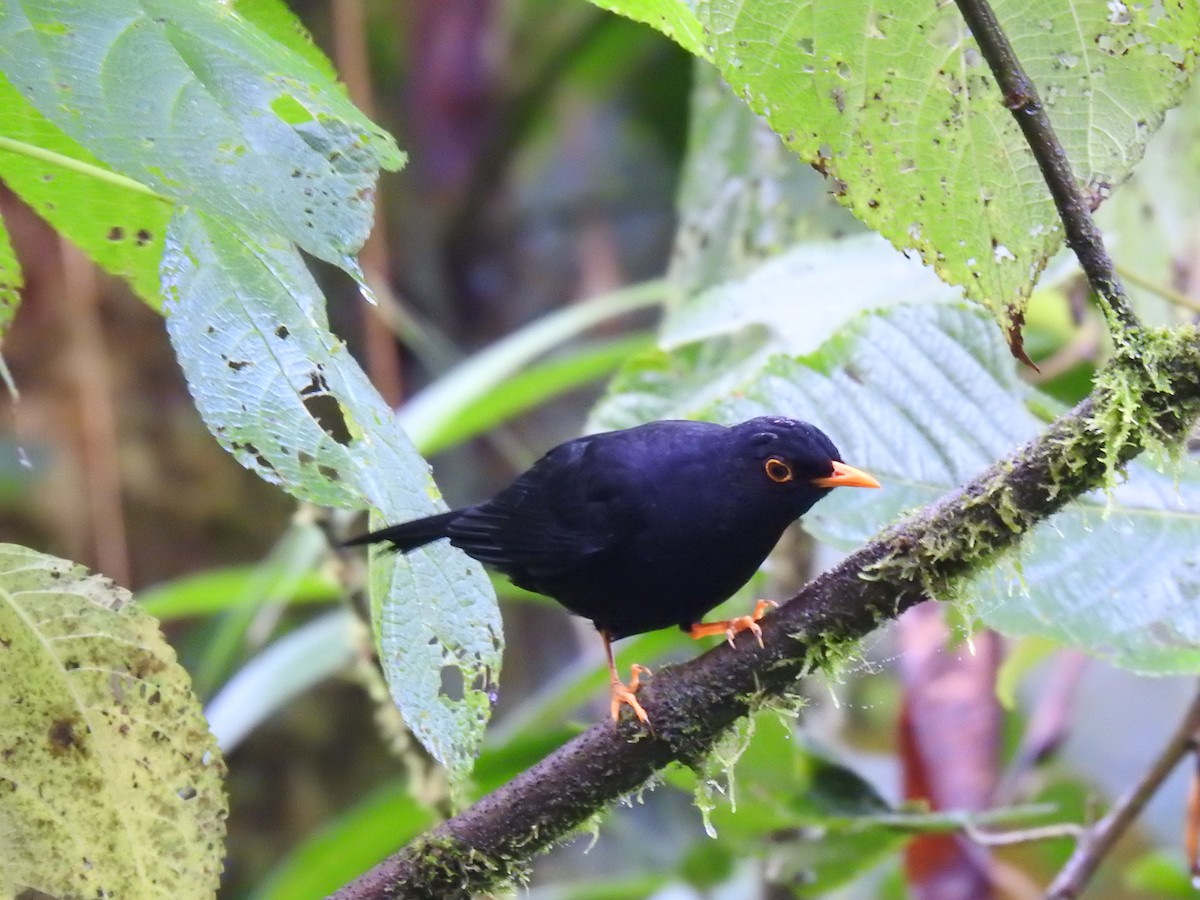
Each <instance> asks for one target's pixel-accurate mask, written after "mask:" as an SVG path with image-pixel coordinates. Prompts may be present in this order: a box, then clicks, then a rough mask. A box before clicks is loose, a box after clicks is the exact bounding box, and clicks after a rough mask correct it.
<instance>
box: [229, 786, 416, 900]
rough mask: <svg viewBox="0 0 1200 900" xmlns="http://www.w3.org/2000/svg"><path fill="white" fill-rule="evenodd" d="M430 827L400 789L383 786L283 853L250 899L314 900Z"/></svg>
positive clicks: (406, 794) (344, 882)
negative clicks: (285, 854)
mask: <svg viewBox="0 0 1200 900" xmlns="http://www.w3.org/2000/svg"><path fill="white" fill-rule="evenodd" d="M433 824H434V817H433V813H432V812H430V811H429V810H428V809H425V808H424V807H422V806H421V805H420V804H418V803H417V801H416V800H414V799H413V798H412V797H411V796H410V795H409V794H408V792H407V789H406V787H405V785H404V784H402V783H400V782H393V783H390V784H387V785H385V786H384V787H382V788H380V789H379V790H377V791H375V792H374V793H372V794H371V796H369V797H368V798H367V799H365V800H363V801H361V802H360V803H358V804H356V805H355V806H354V807H352V808H351V809H349V810H347V811H346V812H345V813H343V814H342V815H340V816H337V817H336V818H334V819H333V820H332V821H330V822H329V823H328V824H326V825H325V826H324V827H323V828H321V829H320V830H319V831H318V832H317V833H316V834H314V835H313V836H311V837H310V838H308V839H307V840H306V841H304V843H302V844H301V845H300V846H299V847H297V848H296V849H295V850H293V851H292V852H291V853H289V854H288V856H287V858H286V859H285V860H284V861H283V862H282V863H280V864H279V865H278V866H277V867H276V868H275V870H274V871H272V872H271V874H270V875H268V876H267V878H266V879H265V880H264V881H263V883H262V884H260V885H259V886H258V888H257V889H256V890H255V891H254V894H253V895H252V897H253V898H254V900H307V898H312V900H319V898H321V897H324V896H326V895H328V894H331V893H333V892H334V891H336V890H337V889H338V888H339V887H341V886H342V885H344V884H346V883H347V882H348V881H350V880H351V879H353V878H354V877H355V876H358V875H361V874H362V873H363V872H365V871H367V870H368V869H370V868H371V867H372V866H373V865H375V864H376V863H378V862H379V861H380V860H381V859H383V858H384V857H385V856H387V855H388V854H389V853H391V852H393V851H394V850H395V849H396V848H397V847H400V846H402V845H404V844H405V843H407V842H408V841H409V840H411V839H412V838H414V837H416V836H417V835H418V834H420V833H421V832H422V831H424V830H425V829H426V828H428V827H430V826H431V825H433Z"/></svg>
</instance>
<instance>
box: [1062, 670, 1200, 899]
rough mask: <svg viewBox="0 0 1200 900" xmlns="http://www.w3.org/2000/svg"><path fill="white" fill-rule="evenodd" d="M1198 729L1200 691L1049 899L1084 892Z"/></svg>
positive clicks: (1083, 843)
mask: <svg viewBox="0 0 1200 900" xmlns="http://www.w3.org/2000/svg"><path fill="white" fill-rule="evenodd" d="M1197 732H1200V693H1198V694H1197V695H1196V697H1195V699H1194V700H1192V703H1191V705H1190V706H1189V707H1188V710H1187V713H1186V714H1185V715H1184V717H1183V720H1182V721H1181V722H1180V723H1179V727H1178V728H1176V729H1175V733H1174V734H1172V735H1171V738H1170V740H1168V741H1167V745H1166V746H1165V747H1163V750H1162V752H1161V753H1160V754H1159V755H1158V758H1157V759H1155V760H1154V762H1153V763H1151V765H1150V768H1149V769H1147V770H1146V773H1145V774H1144V775H1143V776H1142V778H1141V780H1140V781H1138V783H1137V784H1136V785H1134V787H1133V788H1132V789H1131V790H1130V791H1129V792H1128V793H1127V794H1126V795H1125V796H1124V797H1122V798H1121V799H1120V800H1118V801H1117V802H1116V803H1115V804H1114V805H1113V808H1112V809H1110V810H1109V811H1108V814H1107V815H1106V816H1105V817H1104V818H1103V819H1101V820H1100V821H1099V822H1097V823H1096V824H1095V825H1093V826H1092V827H1091V828H1089V829H1088V830H1087V831H1086V832H1085V833H1084V835H1083V837H1082V838H1080V840H1079V843H1077V844H1076V845H1075V852H1074V853H1072V854H1071V858H1070V859H1068V860H1067V864H1066V865H1065V866H1063V867H1062V869H1061V870H1060V871H1059V873H1058V875H1057V877H1055V879H1054V881H1053V882H1052V883H1051V885H1050V887H1049V888H1048V889H1047V890H1046V897H1047V900H1069V898H1073V897H1078V896H1079V895H1080V894H1081V893H1082V892H1083V889H1084V888H1085V887H1086V886H1087V883H1088V881H1089V880H1090V879H1091V877H1092V875H1093V874H1094V873H1095V871H1096V869H1097V868H1098V867H1099V865H1100V863H1101V862H1103V860H1104V857H1105V856H1106V855H1107V854H1108V852H1109V851H1110V850H1111V849H1112V847H1113V845H1114V844H1115V843H1116V842H1117V839H1118V838H1119V837H1120V836H1121V835H1122V834H1124V833H1125V829H1126V828H1128V827H1129V826H1130V825H1131V824H1132V823H1133V820H1134V819H1136V818H1137V817H1138V815H1139V814H1140V813H1141V811H1142V808H1143V807H1144V806H1145V805H1146V804H1147V803H1148V802H1149V800H1150V798H1151V797H1153V796H1154V794H1155V792H1156V791H1157V790H1158V789H1159V787H1160V786H1161V785H1162V783H1163V781H1165V780H1166V777H1167V776H1168V775H1170V774H1171V771H1172V770H1173V769H1174V768H1175V766H1176V765H1177V764H1178V763H1179V761H1180V760H1181V759H1183V757H1184V756H1186V755H1187V754H1188V753H1189V752H1190V751H1192V750H1193V749H1194V748H1195V742H1196V735H1197Z"/></svg>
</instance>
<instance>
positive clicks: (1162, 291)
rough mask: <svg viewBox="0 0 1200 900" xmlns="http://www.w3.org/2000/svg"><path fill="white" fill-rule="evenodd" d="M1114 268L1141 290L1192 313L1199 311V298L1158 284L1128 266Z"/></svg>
mask: <svg viewBox="0 0 1200 900" xmlns="http://www.w3.org/2000/svg"><path fill="white" fill-rule="evenodd" d="M1116 269H1117V274H1118V275H1120V276H1121V277H1122V278H1124V279H1125V280H1126V281H1128V282H1129V283H1130V284H1136V285H1137V286H1138V287H1140V288H1142V289H1143V290H1147V291H1150V292H1151V293H1152V294H1157V295H1158V296H1160V297H1162V298H1163V299H1164V300H1166V301H1167V302H1168V303H1170V304H1172V305H1174V306H1181V307H1183V308H1184V309H1187V310H1191V311H1192V312H1194V313H1200V300H1196V299H1195V298H1193V297H1189V296H1188V295H1187V294H1184V293H1182V292H1181V291H1176V290H1172V289H1171V288H1169V287H1167V286H1166V285H1163V284H1159V283H1158V282H1157V281H1154V280H1153V279H1150V278H1147V277H1145V276H1144V275H1139V274H1138V273H1137V272H1135V271H1133V270H1132V269H1130V268H1129V267H1128V266H1120V265H1118V266H1117V267H1116Z"/></svg>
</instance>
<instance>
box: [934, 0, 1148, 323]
mask: <svg viewBox="0 0 1200 900" xmlns="http://www.w3.org/2000/svg"><path fill="white" fill-rule="evenodd" d="M955 2H957V4H958V8H959V10H960V11H961V12H962V16H963V18H964V19H965V20H966V22H967V26H968V27H969V28H970V29H971V35H972V36H973V37H974V38H975V41H976V43H978V44H979V49H980V52H982V53H983V58H984V59H985V60H987V64H988V66H989V67H990V68H991V70H992V74H993V75H994V76H995V78H996V83H997V85H999V87H1000V91H1001V93H1002V94H1003V95H1004V105H1005V106H1007V107H1008V109H1009V110H1010V111H1011V112H1012V114H1013V117H1014V118H1015V119H1016V120H1017V125H1019V126H1020V128H1021V131H1022V133H1023V134H1024V135H1025V140H1026V141H1027V142H1028V143H1029V149H1030V150H1032V151H1033V156H1034V159H1036V160H1037V164H1038V167H1039V168H1040V169H1041V170H1042V177H1043V178H1044V179H1045V180H1046V185H1047V186H1048V187H1049V188H1050V194H1051V196H1053V198H1054V205H1055V207H1056V208H1057V209H1058V215H1059V217H1060V218H1061V219H1062V222H1063V226H1064V227H1065V228H1066V232H1067V245H1068V246H1069V247H1070V248H1071V249H1072V250H1073V251H1074V252H1075V255H1076V256H1077V257H1078V258H1079V264H1080V265H1081V266H1082V267H1083V272H1084V274H1085V275H1087V279H1088V283H1089V284H1090V285H1091V286H1092V290H1094V291H1095V292H1096V294H1097V296H1098V297H1099V298H1100V301H1101V303H1102V304H1103V305H1104V308H1105V310H1106V312H1107V313H1108V316H1109V320H1110V323H1113V324H1120V325H1121V327H1123V328H1124V329H1126V330H1127V331H1132V330H1135V329H1138V328H1139V327H1140V323H1139V322H1138V319H1137V315H1136V314H1135V313H1134V311H1133V308H1132V307H1131V306H1130V305H1129V300H1128V298H1127V297H1126V296H1125V289H1124V288H1123V287H1122V286H1121V281H1120V279H1119V278H1118V277H1117V273H1116V270H1115V268H1114V266H1113V261H1112V258H1111V257H1110V256H1109V255H1108V251H1106V250H1105V249H1104V241H1103V240H1102V239H1101V237H1100V230H1099V229H1098V228H1097V227H1096V223H1095V220H1093V219H1092V201H1091V199H1090V198H1089V197H1088V195H1087V193H1086V192H1085V191H1084V190H1082V189H1081V188H1080V186H1079V183H1078V182H1077V181H1076V180H1075V175H1074V173H1073V172H1072V171H1071V162H1070V160H1069V159H1067V151H1066V150H1064V149H1063V146H1062V144H1061V143H1060V142H1059V140H1058V135H1057V134H1055V132H1054V127H1053V126H1052V125H1051V124H1050V117H1049V115H1047V114H1046V110H1045V108H1044V107H1043V106H1042V101H1041V99H1040V98H1039V97H1038V92H1037V88H1035V87H1034V85H1033V82H1032V81H1031V80H1030V79H1029V76H1028V75H1026V74H1025V70H1024V69H1023V68H1022V67H1021V63H1020V60H1018V59H1017V55H1016V53H1014V52H1013V48H1012V44H1010V43H1009V42H1008V37H1007V36H1006V35H1005V34H1004V30H1003V29H1002V28H1001V27H1000V23H999V22H997V21H996V15H995V13H993V12H992V8H991V6H990V5H989V4H988V2H987V0H955ZM1110 327H1112V326H1111V325H1110ZM1115 337H1118V340H1119V336H1116V335H1115Z"/></svg>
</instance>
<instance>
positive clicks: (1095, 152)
mask: <svg viewBox="0 0 1200 900" xmlns="http://www.w3.org/2000/svg"><path fill="white" fill-rule="evenodd" d="M601 5H603V6H605V7H606V8H609V9H613V10H616V11H618V12H622V13H623V14H625V15H628V16H630V17H632V18H637V19H639V20H640V21H647V22H650V23H651V24H655V23H656V22H658V21H661V19H660V18H656V17H648V16H646V14H645V11H644V9H643V8H642V7H643V6H644V5H645V0H632V2H629V3H624V2H605V3H603V4H601ZM658 5H659V6H661V7H666V8H674V7H679V6H682V5H684V4H681V3H677V2H676V3H668V2H666V0H663V2H662V3H660V4H658ZM993 8H994V10H995V13H996V16H997V18H998V20H999V22H1000V23H1001V25H1002V27H1004V28H1005V29H1006V30H1007V33H1008V37H1009V40H1010V41H1011V42H1012V44H1013V46H1014V48H1015V51H1016V54H1017V57H1018V58H1019V59H1020V60H1021V61H1022V63H1023V65H1024V66H1025V68H1026V70H1027V72H1028V74H1029V76H1030V77H1031V79H1032V81H1033V83H1034V84H1035V85H1036V86H1037V89H1038V91H1039V93H1040V95H1041V98H1042V101H1043V103H1044V106H1045V108H1046V109H1047V111H1048V112H1049V115H1050V117H1051V119H1052V121H1053V124H1054V126H1055V128H1056V130H1057V132H1058V135H1059V138H1060V140H1061V141H1062V143H1063V146H1064V149H1065V150H1066V154H1067V156H1068V158H1069V160H1070V162H1071V165H1072V167H1073V169H1074V173H1075V176H1076V178H1077V179H1078V181H1079V183H1080V184H1083V185H1087V186H1089V188H1091V189H1092V190H1094V191H1096V193H1097V195H1098V196H1100V197H1102V196H1103V195H1105V194H1106V193H1107V192H1108V191H1109V190H1110V189H1111V188H1112V186H1114V185H1117V184H1119V183H1120V182H1121V181H1123V180H1124V179H1125V178H1126V176H1128V174H1129V172H1130V169H1131V168H1132V166H1133V165H1134V164H1135V163H1136V162H1137V161H1138V160H1139V159H1140V158H1141V155H1142V152H1143V149H1144V147H1145V144H1146V141H1147V140H1148V138H1149V137H1150V135H1151V134H1152V133H1153V132H1154V130H1155V129H1156V128H1157V127H1158V125H1159V124H1160V123H1161V121H1162V117H1163V114H1164V112H1165V111H1166V110H1167V109H1168V108H1170V107H1171V106H1173V105H1174V104H1175V103H1176V102H1178V100H1179V97H1180V95H1181V93H1182V91H1183V88H1184V87H1185V86H1186V84H1187V83H1188V79H1189V77H1190V75H1191V73H1192V71H1193V69H1194V68H1195V64H1196V54H1197V48H1198V45H1200V6H1198V5H1197V4H1195V3H1191V2H1169V3H1152V4H1149V3H1148V4H1134V3H1121V2H1113V3H1105V2H1101V0H1053V2H1042V3H1039V4H1037V6H1036V8H1031V7H1030V5H1029V4H1028V3H1026V2H1024V0H997V2H995V3H993ZM694 9H695V16H696V18H697V19H698V20H699V23H700V25H701V27H702V28H703V31H704V36H703V44H704V47H705V51H706V56H707V58H710V59H712V61H713V62H714V64H715V65H716V66H717V68H718V69H719V70H720V72H721V74H722V76H723V77H724V78H725V80H726V81H727V82H728V83H729V85H730V86H731V87H732V88H733V89H734V91H735V92H736V93H737V94H738V95H739V96H741V97H742V98H743V99H745V101H746V102H747V103H748V104H749V105H750V106H751V108H752V109H754V110H755V112H758V113H759V114H761V115H762V116H763V117H764V118H765V119H766V120H767V121H768V122H769V123H770V125H771V127H772V128H773V129H774V130H775V131H776V133H778V134H779V135H780V136H782V137H783V139H784V141H785V142H786V143H787V145H788V146H789V147H790V148H791V149H792V150H794V151H795V152H796V153H798V154H799V155H800V157H801V158H802V159H803V160H804V161H805V162H808V163H810V164H812V165H813V166H814V167H816V168H818V169H819V170H820V171H822V172H823V173H825V174H826V176H827V177H828V179H829V181H830V183H831V184H832V185H833V186H834V189H835V190H836V191H837V192H838V194H839V195H840V197H841V200H842V202H843V203H845V204H846V205H847V206H848V207H849V208H850V209H851V210H852V211H853V212H854V214H855V215H856V216H858V217H859V218H860V219H861V220H862V221H863V222H865V223H866V224H868V225H869V226H871V227H872V228H875V229H877V230H879V231H880V233H882V234H883V235H884V236H885V237H886V238H888V240H890V241H891V242H892V243H893V244H895V245H896V246H897V247H899V248H905V249H913V250H916V251H918V252H919V253H920V254H921V256H922V258H923V259H924V260H925V261H926V263H928V264H929V265H931V266H933V267H934V268H935V269H936V270H937V272H938V274H939V275H941V276H942V278H944V279H945V280H946V281H948V282H950V283H952V284H958V285H962V286H963V287H964V288H965V289H966V290H967V292H968V294H969V295H970V296H971V297H972V298H974V299H976V300H979V301H981V302H983V303H985V304H986V305H987V306H988V307H989V308H990V309H991V310H992V311H993V312H994V313H995V314H996V315H997V316H998V317H999V318H1000V320H1001V322H1002V323H1003V324H1005V325H1009V324H1012V323H1019V321H1020V318H1021V313H1022V310H1023V308H1024V302H1025V299H1026V298H1027V297H1028V295H1029V291H1030V290H1031V288H1032V284H1033V282H1034V280H1035V279H1036V277H1037V275H1038V274H1039V273H1040V272H1041V270H1042V268H1043V266H1044V265H1045V263H1046V260H1047V259H1048V258H1049V256H1050V255H1051V254H1052V253H1053V252H1054V251H1055V250H1056V249H1057V248H1058V247H1060V246H1061V244H1062V234H1061V231H1060V227H1059V225H1058V221H1057V217H1056V215H1055V211H1054V206H1053V204H1052V202H1051V199H1050V195H1049V193H1048V191H1047V188H1046V186H1045V184H1044V182H1043V180H1042V177H1041V174H1040V172H1039V171H1038V168H1037V166H1036V165H1035V163H1034V160H1033V157H1032V155H1031V153H1030V151H1029V149H1028V146H1027V144H1026V142H1025V140H1024V138H1023V137H1022V135H1021V132H1020V129H1019V127H1018V126H1017V123H1016V121H1015V119H1013V117H1012V114H1011V113H1010V112H1009V111H1008V109H1006V108H1005V105H1004V102H1003V100H1004V98H1002V97H1001V96H1000V94H999V91H998V90H997V88H996V86H995V82H994V80H993V78H992V76H991V73H990V71H989V69H988V67H987V65H986V64H985V63H984V60H983V59H982V56H981V54H980V52H979V49H978V46H977V45H976V43H975V41H974V40H973V39H972V37H971V35H970V34H969V32H968V30H967V28H966V25H965V24H964V23H963V21H962V18H961V16H960V14H959V12H958V9H957V7H956V6H955V5H954V4H953V3H930V2H928V0H898V2H893V3H889V4H885V5H882V6H881V5H880V4H878V3H876V2H873V0H840V2H837V3H822V2H817V0H800V2H795V0H703V2H699V3H697V4H695V6H694ZM664 30H665V29H664ZM668 33H669V32H668ZM684 46H688V45H687V44H686V43H685V44H684Z"/></svg>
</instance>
